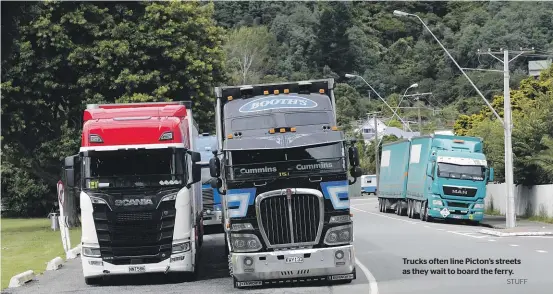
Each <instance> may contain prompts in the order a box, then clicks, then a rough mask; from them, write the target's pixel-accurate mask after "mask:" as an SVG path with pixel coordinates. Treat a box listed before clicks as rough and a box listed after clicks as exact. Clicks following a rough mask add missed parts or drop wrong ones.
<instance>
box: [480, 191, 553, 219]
mask: <svg viewBox="0 0 553 294" xmlns="http://www.w3.org/2000/svg"><path fill="white" fill-rule="evenodd" d="M514 192H515V211H516V214H517V216H526V217H530V216H541V217H553V185H537V186H532V187H524V186H515V188H514ZM485 202H486V209H489V210H496V211H499V212H500V213H501V214H505V212H506V204H507V203H506V197H505V183H502V184H488V186H487V193H486V200H485Z"/></svg>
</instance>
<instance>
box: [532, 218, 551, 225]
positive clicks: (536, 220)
mask: <svg viewBox="0 0 553 294" xmlns="http://www.w3.org/2000/svg"><path fill="white" fill-rule="evenodd" d="M528 220H531V221H534V222H542V223H548V224H553V217H547V216H531V217H529V218H528Z"/></svg>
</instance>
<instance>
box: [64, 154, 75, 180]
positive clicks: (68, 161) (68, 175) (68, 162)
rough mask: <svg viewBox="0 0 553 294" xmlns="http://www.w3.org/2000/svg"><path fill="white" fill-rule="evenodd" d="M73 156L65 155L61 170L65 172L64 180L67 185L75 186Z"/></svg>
mask: <svg viewBox="0 0 553 294" xmlns="http://www.w3.org/2000/svg"><path fill="white" fill-rule="evenodd" d="M74 165H75V156H74V155H72V156H67V157H66V158H65V160H64V168H63V172H64V173H65V181H66V185H67V187H70V188H73V187H75V169H74Z"/></svg>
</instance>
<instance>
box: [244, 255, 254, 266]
mask: <svg viewBox="0 0 553 294" xmlns="http://www.w3.org/2000/svg"><path fill="white" fill-rule="evenodd" d="M244 264H245V265H247V266H252V264H253V259H252V258H251V257H246V258H244Z"/></svg>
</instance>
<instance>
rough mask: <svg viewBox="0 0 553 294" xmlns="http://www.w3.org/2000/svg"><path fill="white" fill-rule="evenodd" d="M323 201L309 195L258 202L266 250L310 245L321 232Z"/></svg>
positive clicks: (260, 224) (279, 196)
mask: <svg viewBox="0 0 553 294" xmlns="http://www.w3.org/2000/svg"><path fill="white" fill-rule="evenodd" d="M321 200H322V199H321V198H319V197H318V196H316V195H311V194H292V195H291V199H290V200H288V199H287V197H286V195H275V196H270V197H267V198H263V199H261V200H260V201H259V204H258V205H259V206H258V220H259V226H260V227H261V228H262V229H263V231H262V234H263V235H264V238H265V242H266V243H267V246H269V247H282V246H279V245H312V244H315V243H316V242H318V237H319V235H320V229H321V226H322V224H321V217H322V208H323V207H322V205H323V203H321V202H322V201H321Z"/></svg>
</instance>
